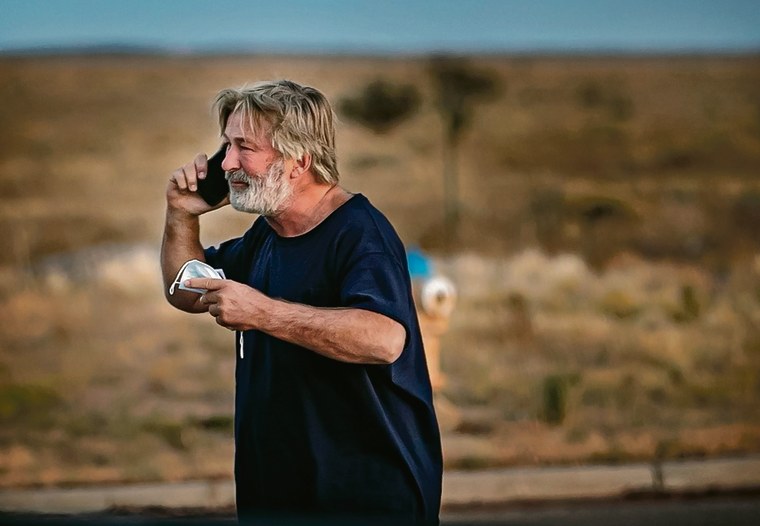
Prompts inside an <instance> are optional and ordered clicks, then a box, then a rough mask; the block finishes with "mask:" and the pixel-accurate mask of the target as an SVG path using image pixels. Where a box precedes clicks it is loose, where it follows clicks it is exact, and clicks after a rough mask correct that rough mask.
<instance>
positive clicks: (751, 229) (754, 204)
mask: <svg viewBox="0 0 760 526" xmlns="http://www.w3.org/2000/svg"><path fill="white" fill-rule="evenodd" d="M731 216H732V220H733V223H734V226H735V228H736V229H737V230H739V231H740V232H743V233H745V234H746V235H747V236H748V237H750V239H752V240H753V241H756V242H760V229H758V228H757V225H760V191H758V190H746V191H744V192H742V193H741V194H739V196H738V197H737V198H736V200H735V201H734V203H733V204H732V206H731Z"/></svg>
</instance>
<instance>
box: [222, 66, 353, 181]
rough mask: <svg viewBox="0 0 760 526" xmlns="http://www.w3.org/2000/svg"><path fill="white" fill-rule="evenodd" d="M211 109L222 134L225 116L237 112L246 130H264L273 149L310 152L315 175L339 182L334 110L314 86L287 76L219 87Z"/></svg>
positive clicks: (292, 154)
mask: <svg viewBox="0 0 760 526" xmlns="http://www.w3.org/2000/svg"><path fill="white" fill-rule="evenodd" d="M214 109H215V111H216V112H217V114H218V116H219V126H220V127H221V130H222V133H224V130H225V128H226V127H227V121H228V119H229V118H230V115H232V114H233V113H236V112H238V111H242V117H243V119H244V120H247V121H248V122H249V124H250V126H251V130H253V131H258V130H264V131H266V132H267V133H268V135H269V138H270V139H271V141H272V148H274V149H275V150H277V151H278V152H280V153H281V154H282V155H283V156H284V157H285V158H288V159H299V158H301V157H302V156H303V155H304V154H310V155H311V166H312V169H313V171H314V173H315V174H316V176H317V179H318V180H319V181H320V182H323V183H327V184H336V183H337V182H338V179H339V174H338V165H337V159H336V154H335V126H334V124H333V120H334V115H333V110H332V108H331V106H330V103H329V102H328V100H327V98H326V97H325V96H324V95H323V94H322V93H321V92H320V91H319V90H316V89H314V88H311V87H309V86H301V85H300V84H296V83H295V82H292V81H289V80H276V81H266V82H258V83H256V84H253V85H251V86H245V87H242V88H239V89H233V88H229V89H225V90H222V91H220V92H219V94H218V95H217V96H216V100H215V101H214Z"/></svg>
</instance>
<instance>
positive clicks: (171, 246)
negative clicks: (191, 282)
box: [161, 154, 229, 312]
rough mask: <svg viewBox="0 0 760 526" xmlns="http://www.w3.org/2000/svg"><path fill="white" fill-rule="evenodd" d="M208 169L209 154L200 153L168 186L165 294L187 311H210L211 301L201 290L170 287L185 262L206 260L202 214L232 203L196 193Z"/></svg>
mask: <svg viewBox="0 0 760 526" xmlns="http://www.w3.org/2000/svg"><path fill="white" fill-rule="evenodd" d="M206 170H207V160H206V156H205V155H204V154H199V155H198V156H196V158H195V160H194V161H193V162H191V163H188V164H186V165H184V166H183V167H181V168H178V169H177V170H175V171H174V172H173V173H172V175H171V177H170V178H169V183H168V185H167V187H166V223H165V224H164V236H163V241H162V243H161V273H162V275H163V278H164V295H165V296H166V299H167V300H168V301H169V303H171V304H172V305H173V306H175V307H177V308H178V309H180V310H183V311H186V312H206V311H207V310H208V305H203V304H202V303H200V302H199V301H198V299H199V296H198V294H196V293H194V292H188V291H184V290H180V289H179V288H178V287H175V289H174V294H172V295H170V294H169V287H170V286H171V284H172V283H173V282H174V279H175V277H176V276H177V272H179V269H180V268H181V267H182V265H184V264H185V262H187V261H189V260H191V259H198V260H200V261H205V257H204V255H203V247H202V246H201V242H200V237H199V236H200V221H199V219H198V218H199V216H200V215H201V214H205V213H206V212H209V211H211V210H215V209H216V208H219V207H221V206H224V205H226V204H228V203H229V199H225V200H224V201H222V202H221V203H220V204H219V205H217V206H215V207H212V206H209V205H208V204H206V202H205V201H204V200H203V198H202V197H200V196H199V195H198V194H197V193H196V190H197V189H198V179H203V178H204V177H205V176H206Z"/></svg>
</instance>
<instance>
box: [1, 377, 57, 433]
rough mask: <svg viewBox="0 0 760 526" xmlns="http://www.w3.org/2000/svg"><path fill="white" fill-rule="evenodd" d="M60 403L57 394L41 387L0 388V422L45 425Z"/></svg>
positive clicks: (13, 385) (10, 386)
mask: <svg viewBox="0 0 760 526" xmlns="http://www.w3.org/2000/svg"><path fill="white" fill-rule="evenodd" d="M61 403H62V400H61V397H60V396H59V395H58V393H56V392H55V391H53V390H52V389H50V388H48V387H44V386H41V385H21V384H10V385H4V386H0V422H5V423H23V424H26V425H32V426H35V425H45V424H47V423H50V421H51V417H52V414H53V411H54V409H56V408H57V407H59V406H60V405H61Z"/></svg>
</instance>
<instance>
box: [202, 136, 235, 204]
mask: <svg viewBox="0 0 760 526" xmlns="http://www.w3.org/2000/svg"><path fill="white" fill-rule="evenodd" d="M226 151H227V148H225V147H224V146H222V148H221V149H220V150H219V151H218V152H216V153H215V154H214V155H212V156H211V157H209V159H208V162H207V168H206V177H204V178H203V179H198V194H199V195H200V196H201V197H202V198H203V200H204V201H206V203H208V204H209V205H211V206H216V205H218V204H219V203H221V202H222V201H223V200H224V198H225V197H227V194H228V193H229V192H230V187H229V184H227V179H226V178H225V174H224V169H223V168H222V161H223V160H224V156H225V153H226Z"/></svg>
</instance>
